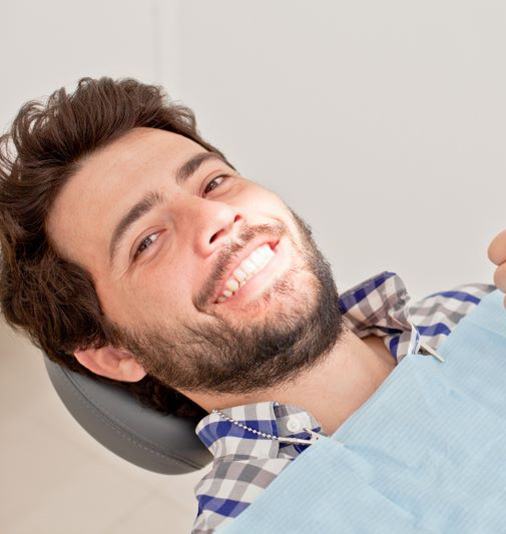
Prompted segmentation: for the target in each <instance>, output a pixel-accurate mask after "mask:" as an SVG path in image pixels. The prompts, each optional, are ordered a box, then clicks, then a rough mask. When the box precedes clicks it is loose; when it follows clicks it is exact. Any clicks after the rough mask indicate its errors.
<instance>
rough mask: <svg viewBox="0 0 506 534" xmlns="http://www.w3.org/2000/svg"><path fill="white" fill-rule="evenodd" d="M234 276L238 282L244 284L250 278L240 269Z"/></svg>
mask: <svg viewBox="0 0 506 534" xmlns="http://www.w3.org/2000/svg"><path fill="white" fill-rule="evenodd" d="M234 276H235V277H236V278H237V280H239V282H243V281H244V280H246V278H247V277H248V275H247V274H246V273H245V272H244V271H243V270H242V269H240V268H239V267H238V268H237V269H236V270H235V271H234Z"/></svg>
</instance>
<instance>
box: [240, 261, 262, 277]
mask: <svg viewBox="0 0 506 534" xmlns="http://www.w3.org/2000/svg"><path fill="white" fill-rule="evenodd" d="M241 267H242V268H243V269H244V271H246V274H251V273H254V272H255V271H256V270H257V267H258V265H256V264H255V263H253V262H252V261H251V260H249V259H247V260H245V261H243V262H242V263H241Z"/></svg>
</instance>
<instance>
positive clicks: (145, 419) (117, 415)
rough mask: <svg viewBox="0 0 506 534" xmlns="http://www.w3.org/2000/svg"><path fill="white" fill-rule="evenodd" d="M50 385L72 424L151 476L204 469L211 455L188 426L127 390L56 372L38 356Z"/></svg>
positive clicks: (60, 370)
mask: <svg viewBox="0 0 506 534" xmlns="http://www.w3.org/2000/svg"><path fill="white" fill-rule="evenodd" d="M44 361H45V365H46V369H47V372H48V374H49V378H50V380H51V383H52V384H53V386H54V388H55V389H56V392H57V393H58V396H59V397H60V399H61V400H62V402H63V404H64V405H65V407H66V408H67V409H68V411H69V412H70V413H71V414H72V416H73V417H74V418H75V419H76V420H77V422H78V423H79V424H80V425H81V426H82V427H83V428H84V429H85V430H86V431H87V432H88V433H89V434H90V435H91V436H93V437H94V438H95V439H96V440H97V441H98V442H99V443H101V444H102V445H103V446H104V447H106V448H107V449H109V450H110V451H112V452H113V453H115V454H117V455H118V456H120V457H121V458H123V459H125V460H127V461H129V462H131V463H133V464H136V465H138V466H139V467H142V468H144V469H147V470H149V471H154V472H155V473H162V474H167V475H176V474H184V473H189V472H192V471H195V470H197V469H201V468H202V467H205V466H206V465H207V464H208V463H209V462H210V461H211V460H212V455H211V453H210V452H209V451H208V450H207V449H206V448H205V446H204V445H203V443H202V442H201V441H200V440H199V439H198V437H197V435H196V434H195V431H194V423H193V422H192V421H190V420H185V419H184V418H181V417H176V416H173V415H164V414H162V413H160V412H157V411H156V410H154V409H151V408H149V407H148V406H144V405H143V404H141V403H140V401H138V400H137V399H135V398H134V397H133V396H131V395H130V394H129V393H128V392H127V391H124V390H123V389H121V388H119V387H115V386H114V385H112V384H111V385H110V384H104V383H101V382H97V381H95V380H93V379H92V378H90V377H87V376H84V375H81V374H79V373H75V372H73V371H70V370H69V369H66V368H64V367H61V366H60V365H58V364H57V363H55V362H53V361H51V360H50V359H49V358H48V357H47V355H44Z"/></svg>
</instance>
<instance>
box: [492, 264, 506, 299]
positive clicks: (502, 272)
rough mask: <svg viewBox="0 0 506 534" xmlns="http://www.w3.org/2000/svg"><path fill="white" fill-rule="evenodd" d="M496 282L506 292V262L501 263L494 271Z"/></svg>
mask: <svg viewBox="0 0 506 534" xmlns="http://www.w3.org/2000/svg"><path fill="white" fill-rule="evenodd" d="M494 284H495V285H496V286H497V287H498V288H499V289H500V290H501V291H503V292H504V293H506V263H503V264H502V265H499V267H497V269H496V270H495V272H494Z"/></svg>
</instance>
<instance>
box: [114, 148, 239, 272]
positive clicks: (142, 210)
mask: <svg viewBox="0 0 506 534" xmlns="http://www.w3.org/2000/svg"><path fill="white" fill-rule="evenodd" d="M211 159H217V160H219V161H221V162H222V163H225V164H227V165H230V164H229V163H227V162H226V161H225V159H224V158H223V157H222V156H221V155H220V154H218V153H217V152H199V153H198V154H196V155H195V156H193V157H191V158H190V159H189V160H187V161H185V163H183V164H182V165H181V166H180V167H179V168H178V169H177V171H176V175H175V176H176V184H178V185H182V184H183V183H185V182H186V180H188V178H190V177H191V176H192V175H193V174H194V173H195V172H196V171H197V170H198V168H199V167H200V166H201V165H202V164H203V163H204V162H206V161H208V160H211ZM165 200H166V198H165V196H164V195H163V194H162V193H160V192H159V191H148V192H147V193H145V194H144V196H143V197H142V198H141V199H140V200H139V201H138V202H136V203H135V204H134V205H133V206H132V207H131V208H130V209H129V210H128V211H127V212H126V213H125V214H124V215H123V217H122V218H121V219H120V220H119V222H118V224H117V225H116V227H115V228H114V231H113V232H112V236H111V240H110V242H109V265H110V266H111V267H112V266H113V264H114V260H115V258H116V254H117V252H118V250H119V248H120V245H121V242H122V241H123V239H124V237H125V236H126V234H127V231H128V230H129V229H130V228H131V227H132V225H133V224H134V223H135V222H136V221H137V220H138V219H140V218H141V217H143V216H144V215H146V214H147V213H149V212H150V211H151V210H153V209H154V208H156V207H157V206H159V205H160V204H163V202H165Z"/></svg>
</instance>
